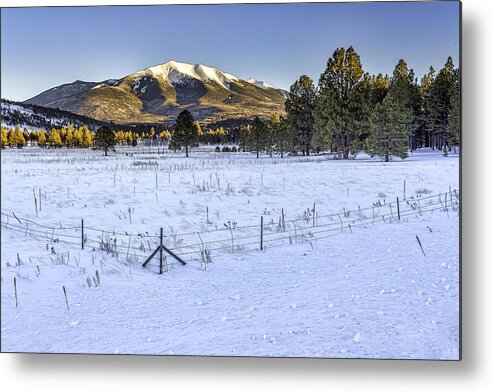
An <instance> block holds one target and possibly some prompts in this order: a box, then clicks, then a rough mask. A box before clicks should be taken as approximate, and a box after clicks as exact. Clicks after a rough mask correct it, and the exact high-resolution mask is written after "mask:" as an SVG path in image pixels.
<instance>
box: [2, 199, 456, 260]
mask: <svg viewBox="0 0 493 392" xmlns="http://www.w3.org/2000/svg"><path fill="white" fill-rule="evenodd" d="M453 192H454V196H455V200H454V198H453V197H452V189H450V190H449V191H448V192H443V193H439V194H436V195H430V196H426V197H423V198H411V199H407V200H404V201H402V202H401V203H402V204H403V205H405V206H410V208H408V209H403V210H399V211H398V209H397V208H396V210H395V211H394V210H392V207H391V206H392V205H393V204H394V205H397V201H395V202H392V203H385V204H383V205H381V206H373V207H367V208H363V209H362V208H359V209H358V210H347V211H346V210H344V211H343V212H342V213H331V214H326V215H320V216H318V215H316V216H315V220H313V217H308V218H306V217H305V218H302V219H293V220H285V221H283V220H282V219H281V217H280V222H279V223H275V222H269V223H267V224H264V226H263V227H264V229H265V228H269V227H275V226H276V225H277V227H278V229H277V231H272V232H267V233H265V232H263V233H262V234H259V233H255V234H249V235H244V236H238V237H236V236H235V235H238V232H240V231H242V230H249V229H254V228H255V229H259V227H260V225H245V226H236V227H234V228H233V227H225V228H220V229H215V230H206V231H195V232H185V233H172V234H168V235H166V236H163V239H166V240H169V239H171V238H173V242H172V243H168V249H169V250H172V251H174V252H176V254H177V255H178V256H187V255H192V254H199V255H201V257H203V255H202V254H201V253H202V252H204V251H207V252H213V251H224V250H228V253H225V254H229V255H231V254H232V253H234V251H235V249H236V250H237V251H243V250H246V248H247V247H250V246H252V245H255V246H256V247H258V246H259V240H260V238H261V236H262V241H263V243H264V244H269V247H272V246H273V244H274V243H276V242H282V244H284V243H285V241H287V240H289V242H290V244H292V243H293V240H294V242H295V243H298V242H299V239H300V240H301V242H302V243H303V242H311V241H316V240H320V239H324V238H327V237H328V236H330V235H324V236H322V237H320V236H318V235H319V234H326V233H335V232H339V231H341V232H342V231H344V230H350V231H351V232H352V228H355V227H360V226H368V225H370V224H372V225H374V224H376V223H381V222H385V223H386V222H391V221H392V220H396V219H398V217H399V216H400V218H405V217H409V216H414V215H421V214H423V213H429V212H433V211H437V210H441V211H444V212H445V211H447V212H448V210H449V208H452V209H453V210H455V209H457V208H459V194H458V192H457V190H455V189H454V190H453ZM442 196H443V199H442ZM433 199H435V200H433ZM423 200H428V201H429V202H428V203H426V204H425V205H421V201H423ZM448 203H450V204H448ZM387 206H390V211H389V212H386V213H384V214H380V212H381V210H379V211H378V213H377V214H375V212H373V214H372V216H366V215H365V214H363V213H362V211H368V210H373V211H374V210H375V208H379V209H381V208H383V207H387ZM341 214H342V215H343V216H344V219H343V218H342V217H341ZM351 214H353V216H355V218H352V219H348V218H349V217H350V215H351ZM1 215H2V217H4V216H5V217H7V218H8V219H10V218H13V219H16V221H18V222H20V224H19V225H17V224H13V223H12V222H9V221H8V220H7V221H5V220H4V219H3V218H2V220H1V224H2V225H3V226H4V227H5V228H7V229H9V230H12V231H14V232H17V233H23V234H25V235H30V236H33V237H38V238H43V239H46V240H49V241H52V242H62V243H66V244H70V245H78V246H81V243H82V242H84V244H87V245H88V246H90V247H92V248H93V249H98V250H102V251H107V252H109V253H117V254H119V253H124V254H126V255H127V257H128V256H130V255H132V256H134V257H139V258H140V257H142V258H147V257H148V256H147V255H145V254H142V253H141V252H146V250H147V249H148V250H149V252H151V251H152V247H153V246H156V245H158V241H156V239H159V238H160V237H159V236H157V235H143V234H141V233H139V234H129V233H128V232H119V231H114V230H104V229H96V228H90V227H84V230H90V231H97V232H100V233H101V238H100V239H98V240H96V239H93V238H87V235H85V236H84V238H82V237H81V236H74V235H70V234H66V233H60V232H59V231H63V230H76V231H78V232H81V229H82V227H81V226H73V227H63V226H61V227H54V226H47V225H43V224H39V223H38V222H34V221H33V220H32V219H29V218H24V217H19V216H17V215H16V214H15V213H13V212H12V213H11V214H6V213H3V212H2V213H1ZM358 215H359V216H358ZM327 217H338V218H339V221H332V222H329V223H320V222H319V219H320V218H327ZM22 221H24V222H26V226H22ZM299 222H306V223H307V224H308V223H310V222H314V224H311V225H309V226H308V225H297V224H298V223H299ZM28 223H31V224H34V225H35V226H36V227H37V228H32V227H29V225H28ZM289 226H292V227H289ZM279 227H282V229H279ZM38 228H44V229H49V230H50V232H48V231H43V230H41V229H38ZM217 232H229V233H230V234H231V235H232V236H231V237H228V238H222V239H217V240H212V241H207V240H203V239H202V237H201V235H202V236H207V235H208V234H211V233H217ZM298 232H299V233H298ZM81 234H82V232H81ZM286 234H288V235H286ZM293 234H294V236H293ZM117 235H119V236H124V237H128V242H127V243H125V242H124V240H123V239H120V241H121V244H118V243H117V238H115V236H117ZM191 235H196V236H198V237H199V239H200V242H196V243H191V244H190V243H188V244H187V243H181V241H183V238H182V237H186V236H191ZM105 236H106V238H105ZM254 238H255V239H256V240H255V241H249V242H244V241H248V240H251V239H254ZM74 239H75V240H80V241H78V242H74V241H70V240H74ZM132 241H133V243H132ZM139 241H140V242H141V243H140V245H139V246H138V247H136V246H135V242H139ZM144 241H147V244H145V243H144ZM91 244H92V245H91ZM151 244H152V245H151ZM146 245H147V247H146ZM211 246H212V247H211ZM279 246H281V245H279ZM215 257H217V255H215Z"/></svg>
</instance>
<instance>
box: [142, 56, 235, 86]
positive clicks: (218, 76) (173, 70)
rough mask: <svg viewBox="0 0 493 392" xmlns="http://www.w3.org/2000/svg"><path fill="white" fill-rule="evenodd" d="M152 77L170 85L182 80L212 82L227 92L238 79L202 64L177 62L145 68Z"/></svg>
mask: <svg viewBox="0 0 493 392" xmlns="http://www.w3.org/2000/svg"><path fill="white" fill-rule="evenodd" d="M146 71H148V72H150V73H151V74H152V75H154V76H160V77H162V78H164V79H167V80H168V81H169V82H170V83H172V84H177V83H181V82H182V81H183V79H184V78H192V79H198V80H201V81H212V82H215V83H217V84H219V85H220V86H222V87H224V88H225V89H227V90H229V83H230V82H233V81H238V80H239V78H238V77H236V76H234V75H231V74H229V73H224V72H221V71H220V70H218V69H217V68H213V67H209V66H206V65H203V64H196V65H194V64H188V63H180V62H177V61H173V60H171V61H168V62H167V63H165V64H161V65H157V66H154V67H150V68H147V70H146Z"/></svg>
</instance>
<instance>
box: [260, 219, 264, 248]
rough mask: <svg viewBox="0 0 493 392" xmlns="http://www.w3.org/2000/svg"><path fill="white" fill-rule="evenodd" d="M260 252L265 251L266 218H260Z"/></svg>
mask: <svg viewBox="0 0 493 392" xmlns="http://www.w3.org/2000/svg"><path fill="white" fill-rule="evenodd" d="M260 250H264V217H263V216H261V217H260Z"/></svg>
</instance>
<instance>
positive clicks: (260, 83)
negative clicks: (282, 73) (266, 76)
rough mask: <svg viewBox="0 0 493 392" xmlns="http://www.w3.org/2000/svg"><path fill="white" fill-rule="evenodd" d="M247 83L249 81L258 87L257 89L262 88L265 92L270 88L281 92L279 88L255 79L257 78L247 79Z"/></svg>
mask: <svg viewBox="0 0 493 392" xmlns="http://www.w3.org/2000/svg"><path fill="white" fill-rule="evenodd" d="M246 81H247V82H248V83H250V84H253V85H255V86H257V87H260V88H262V89H264V90H266V89H268V88H273V89H276V90H279V88H277V87H275V86H273V85H272V84H270V83H267V82H263V81H261V80H257V79H255V78H249V79H247V80H246Z"/></svg>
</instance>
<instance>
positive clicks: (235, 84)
mask: <svg viewBox="0 0 493 392" xmlns="http://www.w3.org/2000/svg"><path fill="white" fill-rule="evenodd" d="M286 96H287V92H286V91H284V90H282V89H279V88H276V87H274V86H272V85H271V84H269V83H267V82H262V81H257V80H256V79H253V78H250V79H248V80H242V79H240V78H238V77H236V76H234V75H231V74H229V73H225V72H222V71H220V70H219V69H217V68H213V67H209V66H206V65H202V64H197V65H193V64H186V63H179V62H176V61H169V62H167V63H165V64H161V65H157V66H154V67H149V68H146V69H144V70H141V71H137V72H135V73H133V74H130V75H128V76H126V77H124V78H121V79H118V80H117V79H109V80H105V81H103V82H99V83H97V82H84V81H80V80H78V81H75V82H73V83H68V84H63V85H60V86H57V87H53V88H51V89H49V90H46V91H44V92H42V93H41V94H38V95H37V96H35V97H33V98H31V99H29V100H27V101H26V102H27V103H31V104H36V105H40V106H45V107H51V108H59V109H62V110H66V111H70V112H73V113H77V114H79V115H84V116H90V117H93V118H95V119H97V120H100V121H106V122H114V123H119V124H143V123H146V124H151V123H159V124H166V125H168V126H169V125H171V124H173V123H174V121H175V119H176V117H177V115H178V114H179V113H180V112H181V111H182V110H184V109H187V110H189V111H190V112H191V113H192V114H193V116H194V118H195V119H197V120H200V121H201V122H202V123H204V124H210V123H217V122H222V121H228V120H239V121H245V120H248V119H252V118H253V117H255V116H260V117H263V118H269V117H270V116H271V115H272V114H273V113H274V112H276V111H277V112H284V101H285V99H286Z"/></svg>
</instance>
